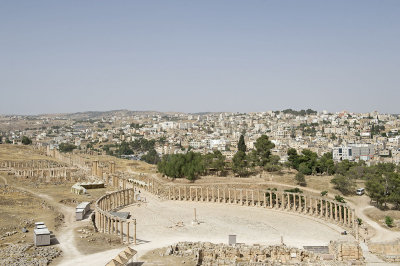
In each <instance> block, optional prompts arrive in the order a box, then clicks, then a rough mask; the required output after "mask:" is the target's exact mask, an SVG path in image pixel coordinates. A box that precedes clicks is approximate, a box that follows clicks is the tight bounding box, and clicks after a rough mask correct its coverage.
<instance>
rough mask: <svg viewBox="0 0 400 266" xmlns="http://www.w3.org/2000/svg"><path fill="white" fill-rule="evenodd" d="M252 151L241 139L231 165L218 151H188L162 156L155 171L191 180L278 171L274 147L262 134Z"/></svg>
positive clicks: (277, 160) (277, 159)
mask: <svg viewBox="0 0 400 266" xmlns="http://www.w3.org/2000/svg"><path fill="white" fill-rule="evenodd" d="M254 146H255V149H254V150H252V151H251V152H248V153H246V150H247V147H246V144H245V142H244V136H243V135H241V136H240V139H239V142H238V151H237V152H236V154H235V155H234V156H233V159H232V162H227V161H226V158H225V156H224V155H222V153H221V152H220V151H214V152H212V153H208V154H205V155H202V154H200V153H196V152H192V151H189V152H187V153H186V154H170V155H164V156H163V157H162V160H161V161H160V162H159V163H158V171H159V172H160V173H162V174H164V175H166V176H169V177H173V178H181V177H186V178H188V179H189V180H193V179H195V178H197V177H198V176H200V175H206V174H210V173H216V174H217V175H223V174H226V173H227V172H228V171H229V170H232V171H233V173H235V174H236V175H237V176H242V177H243V176H247V175H249V174H252V173H254V171H255V170H256V169H260V168H263V169H267V170H270V171H271V170H279V169H280V168H279V167H280V165H279V159H280V158H279V156H274V155H271V149H272V148H274V147H275V145H274V144H273V143H272V142H271V141H270V140H269V138H268V136H266V135H263V136H261V137H260V138H258V139H257V140H256V142H255V144H254Z"/></svg>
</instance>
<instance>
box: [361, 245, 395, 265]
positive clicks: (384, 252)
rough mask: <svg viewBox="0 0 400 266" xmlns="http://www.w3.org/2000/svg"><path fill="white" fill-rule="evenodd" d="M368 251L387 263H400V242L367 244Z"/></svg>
mask: <svg viewBox="0 0 400 266" xmlns="http://www.w3.org/2000/svg"><path fill="white" fill-rule="evenodd" d="M368 248H369V251H370V252H372V253H374V254H376V255H377V256H379V257H380V258H382V259H383V260H385V261H388V262H400V241H396V242H391V243H369V244H368Z"/></svg>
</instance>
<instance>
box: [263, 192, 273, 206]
mask: <svg viewBox="0 0 400 266" xmlns="http://www.w3.org/2000/svg"><path fill="white" fill-rule="evenodd" d="M263 194H264V208H267V195H265V194H266V193H265V192H263ZM270 194H271V193H270Z"/></svg>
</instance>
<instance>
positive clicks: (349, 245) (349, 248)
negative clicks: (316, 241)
mask: <svg viewBox="0 0 400 266" xmlns="http://www.w3.org/2000/svg"><path fill="white" fill-rule="evenodd" d="M329 253H330V254H333V255H334V256H335V260H338V261H360V260H363V254H362V250H361V247H360V246H359V245H358V243H357V242H341V241H338V242H336V241H332V242H331V243H329Z"/></svg>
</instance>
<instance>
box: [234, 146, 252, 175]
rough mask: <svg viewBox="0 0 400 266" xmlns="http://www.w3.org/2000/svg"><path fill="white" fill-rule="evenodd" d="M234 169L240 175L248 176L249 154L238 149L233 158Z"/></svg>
mask: <svg viewBox="0 0 400 266" xmlns="http://www.w3.org/2000/svg"><path fill="white" fill-rule="evenodd" d="M232 170H233V172H234V173H235V174H237V175H239V176H246V175H248V174H249V171H248V164H247V156H246V153H245V152H243V151H238V152H237V153H236V154H235V155H234V156H233V158H232Z"/></svg>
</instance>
